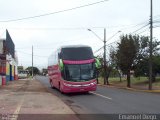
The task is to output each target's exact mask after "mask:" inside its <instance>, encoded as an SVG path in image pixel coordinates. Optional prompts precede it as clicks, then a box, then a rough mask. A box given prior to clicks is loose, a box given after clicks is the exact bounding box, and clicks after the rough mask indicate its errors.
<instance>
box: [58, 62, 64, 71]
mask: <svg viewBox="0 0 160 120" xmlns="http://www.w3.org/2000/svg"><path fill="white" fill-rule="evenodd" d="M59 66H60V69H61V70H63V67H64V64H63V61H62V59H60V60H59Z"/></svg>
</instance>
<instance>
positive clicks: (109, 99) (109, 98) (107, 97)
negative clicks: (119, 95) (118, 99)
mask: <svg viewBox="0 0 160 120" xmlns="http://www.w3.org/2000/svg"><path fill="white" fill-rule="evenodd" d="M90 93H92V94H95V95H97V96H100V97H103V98H106V99H109V100H112V98H110V97H107V96H104V95H101V94H98V93H95V92H90Z"/></svg>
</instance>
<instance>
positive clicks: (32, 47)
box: [32, 45, 33, 78]
mask: <svg viewBox="0 0 160 120" xmlns="http://www.w3.org/2000/svg"><path fill="white" fill-rule="evenodd" d="M32 78H33V45H32Z"/></svg>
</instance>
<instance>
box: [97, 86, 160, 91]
mask: <svg viewBox="0 0 160 120" xmlns="http://www.w3.org/2000/svg"><path fill="white" fill-rule="evenodd" d="M97 85H98V86H102V87H112V88H117V89H125V90H130V91H136V92H147V93H160V90H140V89H135V88H128V87H119V86H114V85H112V84H110V85H101V84H97Z"/></svg>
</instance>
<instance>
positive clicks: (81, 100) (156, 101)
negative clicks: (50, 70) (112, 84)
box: [36, 76, 160, 114]
mask: <svg viewBox="0 0 160 120" xmlns="http://www.w3.org/2000/svg"><path fill="white" fill-rule="evenodd" d="M36 79H38V80H39V81H40V82H41V83H43V84H44V85H45V86H46V87H48V89H49V91H50V92H52V93H53V94H55V95H57V96H58V97H59V98H61V99H62V100H63V101H64V102H65V103H67V104H68V105H69V106H70V107H71V108H72V109H73V110H74V111H75V112H76V113H78V114H125V113H128V114H130V113H132V114H133V113H138V114H155V113H157V114H160V94H154V93H144V92H135V91H128V90H123V89H117V88H108V87H101V86H98V89H97V91H96V92H90V93H87V94H68V95H64V94H61V93H60V92H59V91H58V90H56V89H51V88H50V85H49V82H48V78H47V77H43V76H36Z"/></svg>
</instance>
